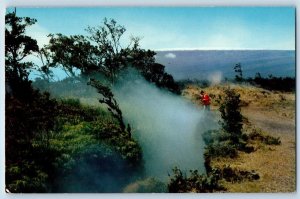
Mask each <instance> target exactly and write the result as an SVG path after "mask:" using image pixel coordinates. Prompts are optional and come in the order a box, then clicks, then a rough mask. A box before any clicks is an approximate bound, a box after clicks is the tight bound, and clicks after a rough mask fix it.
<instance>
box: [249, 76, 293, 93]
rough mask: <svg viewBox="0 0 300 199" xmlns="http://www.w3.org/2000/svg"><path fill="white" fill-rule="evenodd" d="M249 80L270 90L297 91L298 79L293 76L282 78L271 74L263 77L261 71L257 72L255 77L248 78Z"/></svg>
mask: <svg viewBox="0 0 300 199" xmlns="http://www.w3.org/2000/svg"><path fill="white" fill-rule="evenodd" d="M247 81H248V82H250V83H251V84H253V85H258V86H260V87H262V88H264V89H268V90H277V91H286V92H295V89H296V79H295V78H292V77H284V78H282V77H273V76H272V75H269V77H267V78H263V77H261V75H260V73H256V75H255V78H248V79H247Z"/></svg>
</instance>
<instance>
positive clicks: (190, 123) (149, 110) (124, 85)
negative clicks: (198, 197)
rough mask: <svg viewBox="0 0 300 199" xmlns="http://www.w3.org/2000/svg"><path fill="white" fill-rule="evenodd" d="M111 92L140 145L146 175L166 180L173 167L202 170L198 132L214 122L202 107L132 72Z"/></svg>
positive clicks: (201, 147)
mask: <svg viewBox="0 0 300 199" xmlns="http://www.w3.org/2000/svg"><path fill="white" fill-rule="evenodd" d="M128 79H130V80H129V81H128ZM114 93H115V94H116V97H117V101H118V102H119V104H120V107H121V109H122V111H123V115H124V117H125V119H126V122H128V123H130V124H131V126H132V128H133V130H134V131H133V136H134V137H136V138H137V140H138V142H139V143H140V144H141V146H142V150H143V154H144V160H145V169H146V174H147V175H148V176H154V177H157V178H160V179H161V180H166V179H167V177H168V175H167V174H168V173H171V171H172V169H173V168H174V167H175V166H178V167H179V168H180V169H182V170H185V171H188V170H190V169H198V170H200V171H202V172H204V161H203V148H204V143H203V140H202V136H201V134H202V133H203V132H204V131H206V130H208V129H209V128H211V127H216V126H217V123H216V122H215V121H213V120H212V119H208V118H207V116H208V115H207V114H205V113H204V112H203V111H202V109H200V108H199V107H196V106H195V105H193V104H192V103H190V102H189V101H187V100H185V99H183V98H182V97H180V96H176V95H174V94H171V93H169V92H166V91H163V90H161V89H158V88H157V87H156V86H155V85H153V84H149V82H146V81H145V80H144V79H143V78H142V77H140V76H139V75H137V73H134V72H132V71H130V72H129V73H127V74H126V75H125V79H123V81H120V82H119V83H118V84H117V85H116V87H115V88H114Z"/></svg>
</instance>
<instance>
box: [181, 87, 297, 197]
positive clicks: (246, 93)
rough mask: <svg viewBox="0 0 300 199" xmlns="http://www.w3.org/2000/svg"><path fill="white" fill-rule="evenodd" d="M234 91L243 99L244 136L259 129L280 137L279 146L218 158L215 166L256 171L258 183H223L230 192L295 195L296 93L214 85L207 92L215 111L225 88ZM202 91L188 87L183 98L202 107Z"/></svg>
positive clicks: (213, 164)
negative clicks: (236, 156)
mask: <svg viewBox="0 0 300 199" xmlns="http://www.w3.org/2000/svg"><path fill="white" fill-rule="evenodd" d="M228 86H229V87H231V88H234V89H235V90H236V91H237V92H238V93H239V94H240V95H241V97H240V99H241V106H242V108H241V112H242V115H243V116H244V117H245V118H246V119H245V121H246V122H245V124H244V132H245V133H248V132H247V131H250V130H251V129H260V130H262V131H263V132H265V133H266V134H268V135H270V136H273V137H280V140H281V144H280V145H265V144H257V143H256V144H255V152H252V153H243V152H240V153H239V156H238V158H236V159H231V158H218V159H214V160H213V161H212V166H217V167H222V166H224V165H230V166H231V167H234V168H237V169H240V170H248V171H251V170H254V171H255V172H257V173H258V174H259V175H260V179H259V180H257V181H243V182H240V183H231V182H225V181H224V182H223V184H224V186H225V187H226V188H227V189H228V191H229V192H294V191H295V190H296V160H295V152H296V143H295V136H296V131H295V109H296V107H295V93H287V92H278V91H268V90H264V89H261V88H257V87H254V86H250V85H233V84H227V85H215V86H210V87H208V88H205V89H203V90H205V91H206V92H207V93H208V94H209V95H210V96H211V98H212V106H211V109H212V111H215V112H218V103H217V99H218V96H219V95H222V90H223V89H224V88H225V87H228ZM200 90H201V88H200V87H198V86H195V85H189V86H187V87H186V89H185V90H184V91H183V95H184V96H185V97H187V98H189V99H190V100H192V101H193V102H194V103H196V104H199V106H201V105H200V103H199V100H198V98H197V95H198V94H199V93H200Z"/></svg>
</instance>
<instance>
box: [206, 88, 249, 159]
mask: <svg viewBox="0 0 300 199" xmlns="http://www.w3.org/2000/svg"><path fill="white" fill-rule="evenodd" d="M219 99H220V108H219V111H220V113H221V118H222V121H220V124H221V127H222V128H221V129H219V130H210V131H207V132H205V133H204V134H203V140H204V142H205V144H206V148H205V157H206V160H207V161H208V159H209V158H211V157H218V156H221V157H231V158H234V157H236V156H237V154H238V153H237V151H238V150H243V151H247V152H251V151H253V148H252V147H248V146H246V144H247V142H246V141H247V135H245V134H243V133H242V128H243V117H242V115H241V112H240V111H241V108H240V102H241V100H240V95H239V94H238V93H236V92H235V91H234V90H233V89H229V88H227V89H225V90H224V95H223V96H219Z"/></svg>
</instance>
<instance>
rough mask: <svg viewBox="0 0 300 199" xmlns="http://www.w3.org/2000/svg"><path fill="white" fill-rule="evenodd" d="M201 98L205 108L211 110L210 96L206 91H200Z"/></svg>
mask: <svg viewBox="0 0 300 199" xmlns="http://www.w3.org/2000/svg"><path fill="white" fill-rule="evenodd" d="M200 99H201V102H202V104H203V107H204V110H208V111H210V97H209V95H208V94H206V93H204V91H201V92H200Z"/></svg>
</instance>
